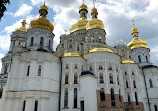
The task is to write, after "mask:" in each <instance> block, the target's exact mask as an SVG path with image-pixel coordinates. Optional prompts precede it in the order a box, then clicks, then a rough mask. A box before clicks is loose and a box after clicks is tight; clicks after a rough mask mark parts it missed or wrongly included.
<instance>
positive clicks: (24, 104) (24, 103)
mask: <svg viewBox="0 0 158 111" xmlns="http://www.w3.org/2000/svg"><path fill="white" fill-rule="evenodd" d="M25 106H26V101H24V102H23V108H22V110H23V111H25Z"/></svg>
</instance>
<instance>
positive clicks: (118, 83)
mask: <svg viewBox="0 0 158 111" xmlns="http://www.w3.org/2000/svg"><path fill="white" fill-rule="evenodd" d="M117 84H118V85H119V84H120V82H119V76H118V75H117Z"/></svg>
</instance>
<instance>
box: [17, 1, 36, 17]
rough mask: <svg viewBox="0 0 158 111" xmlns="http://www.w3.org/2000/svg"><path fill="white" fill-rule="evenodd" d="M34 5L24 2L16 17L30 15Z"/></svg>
mask: <svg viewBox="0 0 158 111" xmlns="http://www.w3.org/2000/svg"><path fill="white" fill-rule="evenodd" d="M32 9H33V8H32V7H31V6H29V5H27V4H23V5H22V6H21V7H20V8H19V9H18V11H17V12H16V13H15V15H14V16H15V17H17V16H25V15H28V14H30V12H31V11H32Z"/></svg>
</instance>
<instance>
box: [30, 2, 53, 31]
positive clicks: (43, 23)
mask: <svg viewBox="0 0 158 111" xmlns="http://www.w3.org/2000/svg"><path fill="white" fill-rule="evenodd" d="M47 10H48V7H47V6H46V5H45V3H44V5H42V6H41V7H40V9H39V13H40V16H39V18H35V19H33V20H31V22H30V27H29V28H30V29H31V28H35V27H38V28H43V29H48V30H50V31H51V32H52V31H53V30H54V26H53V24H52V23H51V22H50V21H49V20H48V19H46V15H47V14H48V11H47Z"/></svg>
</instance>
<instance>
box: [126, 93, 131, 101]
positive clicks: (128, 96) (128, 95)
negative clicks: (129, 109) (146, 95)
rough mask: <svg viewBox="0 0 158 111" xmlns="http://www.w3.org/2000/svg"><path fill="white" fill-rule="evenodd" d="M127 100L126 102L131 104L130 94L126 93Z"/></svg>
mask: <svg viewBox="0 0 158 111" xmlns="http://www.w3.org/2000/svg"><path fill="white" fill-rule="evenodd" d="M127 98H128V102H129V103H130V102H131V98H130V94H129V93H127Z"/></svg>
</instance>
